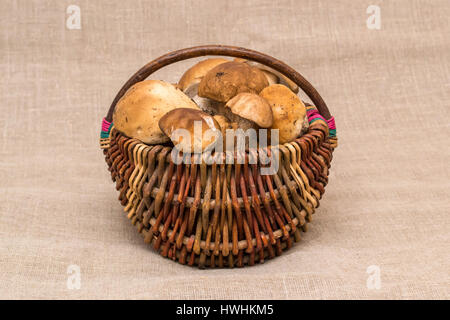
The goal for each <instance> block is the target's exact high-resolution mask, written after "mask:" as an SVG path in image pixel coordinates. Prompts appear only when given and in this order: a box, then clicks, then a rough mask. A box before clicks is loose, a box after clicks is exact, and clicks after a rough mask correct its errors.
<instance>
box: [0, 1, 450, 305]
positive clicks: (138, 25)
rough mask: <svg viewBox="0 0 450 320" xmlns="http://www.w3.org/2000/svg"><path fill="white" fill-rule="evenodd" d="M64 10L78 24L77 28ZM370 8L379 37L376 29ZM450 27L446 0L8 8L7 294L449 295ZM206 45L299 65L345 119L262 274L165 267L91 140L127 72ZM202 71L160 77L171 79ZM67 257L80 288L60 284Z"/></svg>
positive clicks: (3, 12)
mask: <svg viewBox="0 0 450 320" xmlns="http://www.w3.org/2000/svg"><path fill="white" fill-rule="evenodd" d="M70 4H76V5H78V6H79V7H80V8H81V30H69V29H67V28H66V24H65V23H66V18H67V17H68V14H66V8H67V6H68V5H70ZM369 5H379V6H380V8H381V30H369V29H368V28H367V26H366V20H367V18H368V17H369V14H367V13H366V9H367V7H368V6H369ZM449 17H450V2H449V1H448V0H433V1H410V0H404V1H378V0H367V1H366V0H360V1H354V0H345V1H343V0H339V1H328V0H311V1H255V0H252V1H203V0H202V1H177V2H175V1H167V0H155V1H123V0H114V1H81V0H71V1H66V0H65V1H56V0H54V1H25V0H23V1H5V0H1V1H0V74H1V77H0V298H6V299H12V298H15V299H17V298H19V299H21V298H32V299H43V298H57V299H72V298H75V299H78V298H101V299H103V298H132V299H134V298H148V299H178V298H182V299H191V298H197V299H210V298H211V299H239V298H240V299H272V298H273V299H308V298H311V299H328V298H337V299H351V298H362V299H368V298H375V299H387V298H390V299H412V298H425V299H431V298H437V299H448V298H449V297H450V294H449V291H450V290H449V288H450V276H449V270H450V261H449V260H450V259H449V251H450V237H449V234H450V228H449V222H450V218H449V211H450V203H449V189H450V182H449V181H450V180H449V178H450V177H449V155H450V154H449V147H448V134H449V131H448V130H449V120H450V119H449V107H450V80H449V79H450V26H449V25H450V23H449V22H450V21H449ZM202 44H229V45H237V46H244V47H247V48H251V49H255V50H258V51H261V52H264V53H267V54H270V55H272V56H274V57H276V58H278V59H280V60H282V61H284V62H286V63H288V64H289V65H291V66H292V67H294V68H295V69H296V70H298V71H300V72H301V73H302V74H303V75H304V76H305V77H306V78H307V79H308V80H310V81H311V82H312V83H313V84H314V85H315V86H316V88H317V89H318V91H319V92H320V93H321V94H322V96H323V98H324V100H325V101H326V102H327V104H328V106H329V108H330V110H331V112H332V114H333V115H334V116H335V117H336V123H337V128H338V130H337V132H338V138H339V147H338V148H337V149H336V152H335V154H334V159H333V163H332V169H331V176H330V182H329V184H328V186H327V188H326V192H325V195H324V197H323V199H322V201H321V205H320V207H319V208H318V209H317V211H316V214H315V215H314V219H313V222H312V223H311V224H309V231H308V232H307V233H305V234H303V240H302V241H301V242H300V243H298V244H296V245H295V246H294V247H293V248H292V249H291V250H289V251H287V252H285V253H284V254H283V255H282V256H281V257H278V258H276V259H274V260H271V261H268V262H266V263H265V264H263V265H258V266H254V267H247V268H243V269H231V270H228V269H215V270H199V269H196V268H190V267H187V266H182V265H179V264H177V263H174V262H172V261H170V260H168V259H164V258H162V257H160V256H159V255H158V254H157V253H155V252H154V251H153V250H152V249H151V248H150V247H148V246H147V245H145V244H144V242H143V240H142V238H141V236H140V235H139V234H138V233H137V232H136V230H135V227H134V226H132V225H131V224H130V222H129V221H128V220H127V218H126V216H125V215H124V214H123V211H122V210H123V209H122V207H121V205H120V204H119V202H118V201H117V196H118V194H117V192H116V190H115V188H114V184H113V183H112V182H111V179H110V176H109V172H108V171H107V168H106V164H105V162H104V157H103V154H102V152H101V151H100V149H99V146H98V139H99V131H100V124H101V119H102V117H103V116H104V115H105V114H106V111H107V109H108V107H109V104H110V103H111V101H112V99H113V97H114V96H115V94H116V92H117V91H118V90H119V88H120V87H121V86H122V84H123V83H124V82H125V81H126V80H127V79H128V78H129V77H130V76H131V74H133V73H134V72H135V71H137V70H138V69H139V68H140V67H141V66H142V65H144V64H145V63H147V62H149V61H150V60H152V59H154V58H156V57H158V56H160V55H162V54H165V53H167V52H169V51H172V50H176V49H180V48H184V47H190V46H194V45H202ZM194 61H195V60H194ZM194 61H193V60H190V61H187V62H182V63H178V64H176V65H172V66H170V67H167V68H165V69H163V70H161V71H159V72H157V73H156V74H155V75H154V76H153V78H156V79H164V80H167V81H171V82H175V81H177V80H178V78H179V77H180V76H181V74H182V72H183V70H184V69H186V68H187V67H188V66H190V65H192V64H193V62H194ZM72 264H75V265H78V266H79V267H80V268H81V288H80V289H79V290H69V289H68V288H67V286H66V282H67V278H68V274H67V268H68V266H69V265H72ZM371 265H376V266H379V267H380V272H381V273H380V275H381V288H380V289H379V290H376V289H375V290H371V289H368V288H367V286H366V281H367V278H368V277H369V274H368V273H367V272H366V270H367V268H368V267H369V266H371Z"/></svg>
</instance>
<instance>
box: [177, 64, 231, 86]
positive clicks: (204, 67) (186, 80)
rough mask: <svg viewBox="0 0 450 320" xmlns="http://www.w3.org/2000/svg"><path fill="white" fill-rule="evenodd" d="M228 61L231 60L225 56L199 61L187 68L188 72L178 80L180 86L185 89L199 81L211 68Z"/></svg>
mask: <svg viewBox="0 0 450 320" xmlns="http://www.w3.org/2000/svg"><path fill="white" fill-rule="evenodd" d="M228 61H229V60H227V59H224V58H211V59H206V60H202V61H200V62H198V63H197V64H195V65H193V66H192V67H190V68H189V69H188V70H186V72H185V73H184V74H183V75H182V76H181V78H180V80H179V81H178V87H179V88H180V89H181V90H183V91H185V90H186V89H187V88H188V87H189V86H190V85H192V84H195V83H199V82H200V80H202V78H203V77H204V76H205V74H206V73H207V72H208V71H209V70H211V69H212V68H214V67H215V66H217V65H219V64H221V63H225V62H228Z"/></svg>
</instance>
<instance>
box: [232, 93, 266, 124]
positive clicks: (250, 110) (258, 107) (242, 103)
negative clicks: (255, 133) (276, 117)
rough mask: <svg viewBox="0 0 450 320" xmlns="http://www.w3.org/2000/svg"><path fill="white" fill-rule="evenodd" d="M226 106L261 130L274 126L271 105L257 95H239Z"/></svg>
mask: <svg viewBox="0 0 450 320" xmlns="http://www.w3.org/2000/svg"><path fill="white" fill-rule="evenodd" d="M226 106H227V107H228V108H230V110H231V112H232V113H233V114H234V115H237V116H239V117H241V118H244V119H247V120H250V121H252V122H254V123H255V124H257V125H258V126H259V127H261V128H270V127H271V126H272V124H273V116H272V109H271V108H270V105H269V104H268V103H267V101H266V100H264V99H263V98H261V97H260V96H258V95H257V94H254V93H248V92H242V93H239V94H238V95H236V96H235V97H234V98H233V99H231V100H230V101H228V102H227V104H226Z"/></svg>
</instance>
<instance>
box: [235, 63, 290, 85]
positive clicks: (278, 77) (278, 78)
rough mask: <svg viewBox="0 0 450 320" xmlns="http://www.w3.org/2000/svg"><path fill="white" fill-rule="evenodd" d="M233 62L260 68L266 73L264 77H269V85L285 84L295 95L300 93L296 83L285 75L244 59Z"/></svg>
mask: <svg viewBox="0 0 450 320" xmlns="http://www.w3.org/2000/svg"><path fill="white" fill-rule="evenodd" d="M233 60H234V61H237V62H242V63H247V64H248V65H251V66H253V67H257V68H259V69H260V70H261V71H262V72H263V73H264V75H265V76H266V77H267V81H269V85H272V84H276V83H280V84H283V85H285V86H287V87H289V89H291V90H292V91H293V92H295V93H298V91H299V87H298V85H297V84H296V83H295V82H294V81H292V80H291V79H289V78H288V77H286V76H285V75H284V74H282V73H280V72H278V71H276V70H274V69H272V68H270V67H268V66H266V65H264V64H262V63H259V62H255V61H250V60H247V59H242V58H235V59H233Z"/></svg>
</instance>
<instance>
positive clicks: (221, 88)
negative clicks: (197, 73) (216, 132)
mask: <svg viewBox="0 0 450 320" xmlns="http://www.w3.org/2000/svg"><path fill="white" fill-rule="evenodd" d="M268 85H269V82H268V81H267V78H266V76H265V75H264V73H263V72H262V71H261V70H259V69H258V68H255V67H252V66H250V65H248V64H246V63H241V62H236V61H230V62H226V63H221V64H219V65H218V66H216V67H214V68H213V69H211V70H210V71H209V72H208V73H207V74H206V75H205V76H204V77H203V79H202V80H201V81H200V85H199V87H198V95H199V96H200V97H205V98H209V99H213V100H216V101H220V102H227V101H228V100H230V99H231V98H233V97H234V96H236V95H237V94H239V93H241V92H250V93H255V94H258V93H259V92H260V91H261V90H262V89H264V88H265V87H267V86H268Z"/></svg>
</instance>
